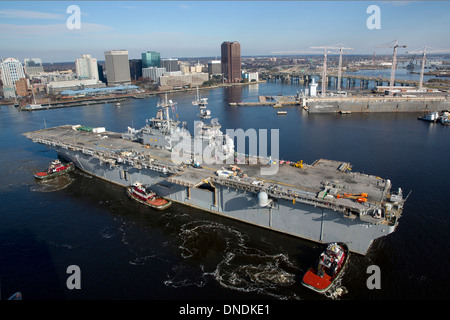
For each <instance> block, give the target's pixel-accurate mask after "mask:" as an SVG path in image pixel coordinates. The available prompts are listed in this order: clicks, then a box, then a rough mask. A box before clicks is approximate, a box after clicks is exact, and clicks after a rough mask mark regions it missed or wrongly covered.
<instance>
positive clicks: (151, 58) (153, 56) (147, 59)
mask: <svg viewBox="0 0 450 320" xmlns="http://www.w3.org/2000/svg"><path fill="white" fill-rule="evenodd" d="M160 66H161V54H160V53H159V52H156V51H147V52H144V53H142V68H149V67H158V68H159V67H160Z"/></svg>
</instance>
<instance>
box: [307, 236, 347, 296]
mask: <svg viewBox="0 0 450 320" xmlns="http://www.w3.org/2000/svg"><path fill="white" fill-rule="evenodd" d="M348 257H349V250H348V247H347V245H346V244H345V243H341V242H333V243H329V244H328V245H327V248H326V249H325V251H323V252H322V253H321V255H320V257H319V260H318V262H317V265H316V266H315V267H312V268H310V269H309V270H308V271H307V272H306V273H305V275H304V276H303V279H302V284H303V285H304V286H305V287H307V288H310V289H312V290H314V291H316V292H319V293H323V294H326V292H327V291H328V290H329V289H330V288H331V287H332V286H333V284H334V283H335V282H336V280H337V279H338V278H339V276H340V275H341V274H342V271H343V270H344V269H345V266H346V264H347V261H348Z"/></svg>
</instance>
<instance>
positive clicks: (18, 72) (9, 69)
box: [0, 58, 25, 98]
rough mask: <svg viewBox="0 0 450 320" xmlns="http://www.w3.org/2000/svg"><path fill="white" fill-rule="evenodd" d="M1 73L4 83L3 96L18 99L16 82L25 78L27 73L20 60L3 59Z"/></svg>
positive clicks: (0, 67)
mask: <svg viewBox="0 0 450 320" xmlns="http://www.w3.org/2000/svg"><path fill="white" fill-rule="evenodd" d="M0 73H1V75H2V82H3V96H4V97H5V98H15V97H16V87H15V84H16V81H18V80H19V79H22V78H25V72H24V69H23V66H22V64H21V63H20V61H19V60H17V59H14V58H7V59H3V61H2V62H1V63H0Z"/></svg>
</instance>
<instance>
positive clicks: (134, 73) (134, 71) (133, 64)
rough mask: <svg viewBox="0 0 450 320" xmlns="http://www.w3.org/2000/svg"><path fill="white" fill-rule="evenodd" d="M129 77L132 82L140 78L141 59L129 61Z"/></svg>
mask: <svg viewBox="0 0 450 320" xmlns="http://www.w3.org/2000/svg"><path fill="white" fill-rule="evenodd" d="M130 77H131V79H133V80H137V79H139V78H140V77H142V59H130Z"/></svg>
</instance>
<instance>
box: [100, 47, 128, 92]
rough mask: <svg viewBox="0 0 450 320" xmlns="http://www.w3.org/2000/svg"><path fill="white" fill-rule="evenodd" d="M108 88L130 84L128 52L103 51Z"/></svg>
mask: <svg viewBox="0 0 450 320" xmlns="http://www.w3.org/2000/svg"><path fill="white" fill-rule="evenodd" d="M105 65H106V80H107V82H108V86H115V85H121V84H131V77H130V63H129V62H128V50H112V51H105Z"/></svg>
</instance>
